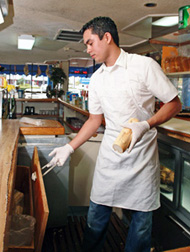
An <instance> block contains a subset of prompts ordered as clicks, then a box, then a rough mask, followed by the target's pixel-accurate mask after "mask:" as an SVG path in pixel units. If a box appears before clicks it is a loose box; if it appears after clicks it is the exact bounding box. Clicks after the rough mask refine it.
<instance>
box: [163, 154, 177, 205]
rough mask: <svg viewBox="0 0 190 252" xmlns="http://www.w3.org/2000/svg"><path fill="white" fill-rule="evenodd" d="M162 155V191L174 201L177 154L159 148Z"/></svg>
mask: <svg viewBox="0 0 190 252" xmlns="http://www.w3.org/2000/svg"><path fill="white" fill-rule="evenodd" d="M159 156H160V191H161V194H162V195H164V196H165V197H166V198H167V199H169V200H170V201H173V191H174V177H175V171H174V167H175V155H174V153H171V152H168V151H166V150H163V149H159Z"/></svg>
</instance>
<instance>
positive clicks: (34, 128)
mask: <svg viewBox="0 0 190 252" xmlns="http://www.w3.org/2000/svg"><path fill="white" fill-rule="evenodd" d="M19 125H20V133H21V134H22V135H64V134H65V128H64V127H63V125H62V124H61V123H60V122H58V121H56V120H46V119H32V118H27V117H23V118H21V121H20V123H19Z"/></svg>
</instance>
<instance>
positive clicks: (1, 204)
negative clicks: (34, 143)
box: [0, 120, 19, 252]
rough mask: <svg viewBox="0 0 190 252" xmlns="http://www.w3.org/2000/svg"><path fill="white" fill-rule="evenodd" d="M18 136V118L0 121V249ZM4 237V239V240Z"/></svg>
mask: <svg viewBox="0 0 190 252" xmlns="http://www.w3.org/2000/svg"><path fill="white" fill-rule="evenodd" d="M18 138H19V123H18V120H1V121H0V144H1V152H0V160H1V166H0V223H1V225H0V251H1V252H2V251H3V247H4V245H5V243H6V239H5V233H6V230H7V229H8V227H9V213H10V207H11V206H10V204H11V201H10V199H11V196H12V192H13V186H14V177H15V176H14V175H15V171H16V163H17V145H18ZM4 239H5V240H4Z"/></svg>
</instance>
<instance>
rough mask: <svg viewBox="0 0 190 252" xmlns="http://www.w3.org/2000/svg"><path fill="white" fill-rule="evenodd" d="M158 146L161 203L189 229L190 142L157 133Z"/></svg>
mask: <svg viewBox="0 0 190 252" xmlns="http://www.w3.org/2000/svg"><path fill="white" fill-rule="evenodd" d="M158 147H159V158H160V192H161V194H160V196H161V204H164V206H166V207H167V208H168V209H169V211H170V212H171V214H172V215H173V216H174V218H175V217H176V218H177V219H178V220H179V222H180V223H182V225H184V226H185V227H186V228H187V229H188V230H189V231H190V197H189V195H190V143H187V142H184V141H181V140H178V139H174V138H172V137H168V136H164V135H162V134H160V133H159V134H158Z"/></svg>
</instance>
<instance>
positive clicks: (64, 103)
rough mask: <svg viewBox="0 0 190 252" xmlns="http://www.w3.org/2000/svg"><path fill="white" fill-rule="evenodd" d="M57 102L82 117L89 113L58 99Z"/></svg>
mask: <svg viewBox="0 0 190 252" xmlns="http://www.w3.org/2000/svg"><path fill="white" fill-rule="evenodd" d="M58 101H59V102H60V104H63V105H64V106H65V107H67V108H70V109H72V110H74V111H77V112H79V113H80V114H82V115H85V116H89V112H88V111H87V110H83V109H81V108H79V107H77V106H75V105H72V104H69V103H68V102H65V101H63V100H61V99H60V98H58Z"/></svg>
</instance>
